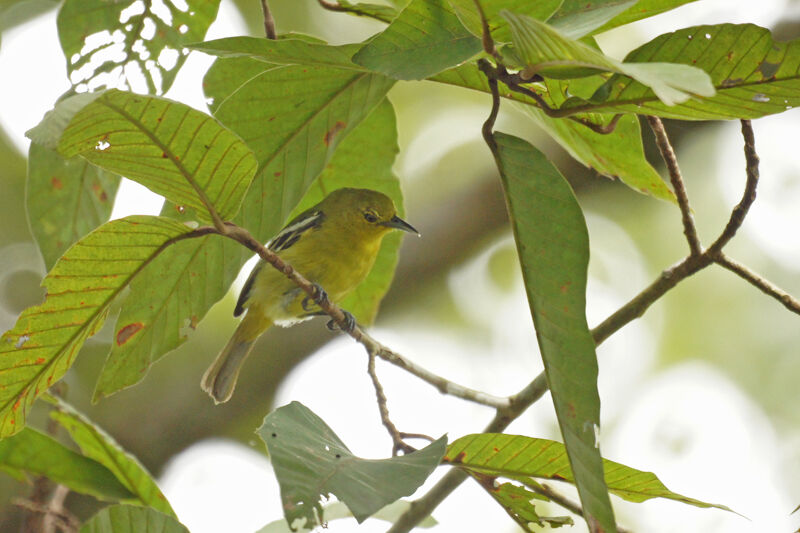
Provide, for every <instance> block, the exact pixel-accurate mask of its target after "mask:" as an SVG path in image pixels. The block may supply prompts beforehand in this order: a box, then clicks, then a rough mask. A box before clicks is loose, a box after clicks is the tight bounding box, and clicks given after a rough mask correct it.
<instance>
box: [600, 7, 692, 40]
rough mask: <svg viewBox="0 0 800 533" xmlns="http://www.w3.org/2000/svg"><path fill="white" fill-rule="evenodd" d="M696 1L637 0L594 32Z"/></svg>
mask: <svg viewBox="0 0 800 533" xmlns="http://www.w3.org/2000/svg"><path fill="white" fill-rule="evenodd" d="M696 1H697V0H639V1H638V2H636V5H634V6H633V7H631V8H630V9H628V10H627V11H623V12H622V13H620V14H619V15H617V16H616V17H614V18H613V19H611V20H610V21H608V22H607V23H606V24H604V25H603V26H602V27H601V28H599V29H598V30H597V31H595V32H594V33H601V32H604V31H607V30H610V29H612V28H616V27H617V26H622V25H623V24H629V23H631V22H635V21H637V20H642V19H646V18H649V17H653V16H655V15H658V14H659V13H664V12H665V11H670V10H672V9H675V8H676V7H680V6H682V5H683V4H688V3H689V2H696Z"/></svg>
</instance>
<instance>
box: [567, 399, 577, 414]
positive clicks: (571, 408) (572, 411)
mask: <svg viewBox="0 0 800 533" xmlns="http://www.w3.org/2000/svg"><path fill="white" fill-rule="evenodd" d="M575 415H576V411H575V404H574V403H572V402H569V403H567V416H569V417H570V418H575Z"/></svg>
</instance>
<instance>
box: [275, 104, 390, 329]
mask: <svg viewBox="0 0 800 533" xmlns="http://www.w3.org/2000/svg"><path fill="white" fill-rule="evenodd" d="M398 150H399V149H398V147H397V125H396V122H395V115H394V109H393V108H392V104H390V103H389V101H388V100H384V101H383V103H381V104H380V105H379V106H378V107H377V109H375V110H374V111H373V112H372V114H370V116H369V117H367V118H366V119H365V120H364V122H362V123H361V124H360V125H359V126H358V127H357V128H356V129H355V130H353V133H351V134H350V135H349V136H348V137H347V138H346V139H345V140H344V141H342V143H341V144H340V145H339V148H338V149H337V150H336V153H334V155H333V158H332V159H331V161H330V163H328V166H327V167H325V170H324V171H323V172H322V174H320V176H319V178H317V180H316V181H315V182H314V184H313V185H312V186H311V188H310V189H309V190H308V192H307V193H306V195H305V196H304V197H303V200H302V201H301V202H300V203H299V204H298V206H297V207H296V208H295V210H294V212H293V213H292V214H291V215H289V219H290V220H291V219H292V218H293V217H294V216H296V215H298V214H300V213H302V212H303V211H304V210H306V209H307V208H309V207H311V206H312V205H314V204H316V203H317V202H319V201H320V200H322V199H323V198H324V197H325V196H327V195H328V193H330V192H332V191H334V190H336V189H340V188H342V187H362V188H367V189H373V190H376V191H380V192H382V193H384V194H386V195H387V196H389V197H390V198H391V199H392V200H394V203H395V205H396V206H397V208H398V212H399V213H400V216H403V194H402V192H401V191H400V181H399V180H398V179H397V176H395V175H394V173H392V165H393V164H394V160H395V157H396V156H397V152H398ZM402 238H403V235H402V234H401V233H400V232H397V231H395V232H392V233H390V234H389V235H387V236H386V237H384V239H383V244H382V246H381V251H380V252H379V253H378V258H377V259H376V260H375V266H374V267H373V268H372V271H371V272H370V273H369V275H368V276H367V278H366V279H365V280H364V281H363V282H361V284H360V285H359V286H358V287H357V288H356V289H355V290H354V291H353V292H352V293H350V294H349V295H348V296H347V297H346V298H345V299H344V300H342V301H341V302H337V303H338V304H339V305H340V306H341V307H342V308H343V309H347V310H348V311H350V313H352V314H353V316H354V317H356V320H358V322H359V323H360V324H364V325H369V324H371V323H372V322H373V321H374V320H375V316H376V315H377V313H378V307H379V306H380V302H381V300H382V299H383V296H384V295H385V294H386V291H388V290H389V286H390V285H391V283H392V278H393V277H394V269H395V267H396V266H397V256H398V251H399V249H400V243H401V242H402Z"/></svg>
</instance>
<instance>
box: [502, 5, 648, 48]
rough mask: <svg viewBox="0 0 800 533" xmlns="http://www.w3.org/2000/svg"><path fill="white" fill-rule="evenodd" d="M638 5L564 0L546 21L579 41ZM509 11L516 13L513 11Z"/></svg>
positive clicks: (563, 33)
mask: <svg viewBox="0 0 800 533" xmlns="http://www.w3.org/2000/svg"><path fill="white" fill-rule="evenodd" d="M635 4H638V2H637V0H600V1H592V2H587V1H586V0H564V3H563V4H562V5H561V7H560V8H559V9H558V11H556V13H555V14H554V15H553V16H552V17H551V18H550V20H548V21H547V23H548V24H550V25H551V26H553V27H554V28H556V29H558V31H560V32H561V33H562V35H564V36H565V37H569V38H570V39H580V38H581V37H583V36H584V35H589V34H591V33H592V32H593V31H594V30H596V29H597V28H599V27H600V26H602V25H604V24H606V23H607V22H608V21H610V20H612V19H614V18H615V17H617V16H618V15H619V14H620V13H623V12H625V11H627V10H629V9H630V8H631V6H634V5H635ZM509 11H511V12H514V13H517V11H514V10H513V9H509Z"/></svg>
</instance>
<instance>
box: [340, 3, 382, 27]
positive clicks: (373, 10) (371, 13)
mask: <svg viewBox="0 0 800 533" xmlns="http://www.w3.org/2000/svg"><path fill="white" fill-rule="evenodd" d="M335 2H336V3H337V4H339V6H341V7H343V8H345V13H350V14H352V15H357V16H362V17H370V18H374V19H377V20H380V21H382V22H387V23H388V22H391V21H392V20H394V18H395V17H396V16H397V10H396V9H395V8H394V7H392V6H385V5H381V4H371V3H369V2H355V3H353V2H349V1H348V0H335Z"/></svg>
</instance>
